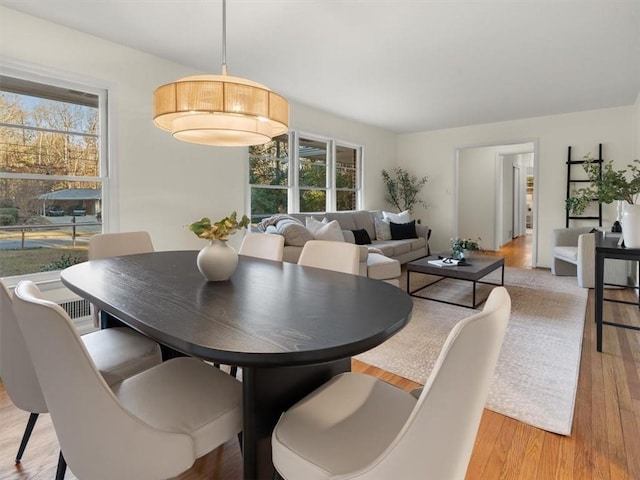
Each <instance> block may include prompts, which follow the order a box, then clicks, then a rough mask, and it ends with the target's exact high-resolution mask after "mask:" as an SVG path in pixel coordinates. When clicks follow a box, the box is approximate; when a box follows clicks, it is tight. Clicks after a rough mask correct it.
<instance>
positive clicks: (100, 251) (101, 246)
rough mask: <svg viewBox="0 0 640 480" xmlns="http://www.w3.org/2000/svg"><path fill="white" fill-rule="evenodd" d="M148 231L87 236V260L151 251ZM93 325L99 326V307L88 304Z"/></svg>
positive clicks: (151, 243)
mask: <svg viewBox="0 0 640 480" xmlns="http://www.w3.org/2000/svg"><path fill="white" fill-rule="evenodd" d="M153 251H154V248H153V242H152V241H151V236H150V235H149V232H145V231H139V232H118V233H99V234H97V235H93V236H92V237H90V238H89V260H99V259H101V258H109V257H118V256H120V255H135V254H137V253H150V252H153ZM90 308H91V316H92V317H93V325H94V326H95V327H98V326H100V324H101V322H100V309H99V308H98V307H97V306H96V305H94V304H91V305H90Z"/></svg>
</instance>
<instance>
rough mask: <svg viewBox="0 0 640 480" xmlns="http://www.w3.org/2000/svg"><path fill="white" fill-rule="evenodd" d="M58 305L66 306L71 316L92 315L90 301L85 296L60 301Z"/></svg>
mask: <svg viewBox="0 0 640 480" xmlns="http://www.w3.org/2000/svg"><path fill="white" fill-rule="evenodd" d="M58 305H60V306H61V307H62V308H64V309H65V311H66V312H67V314H68V315H69V317H71V318H81V317H88V316H89V315H91V309H90V307H89V302H88V301H87V300H85V299H84V298H79V299H77V300H69V301H66V302H60V303H59V304H58Z"/></svg>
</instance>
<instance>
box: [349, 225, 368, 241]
mask: <svg viewBox="0 0 640 480" xmlns="http://www.w3.org/2000/svg"><path fill="white" fill-rule="evenodd" d="M351 231H352V232H353V237H354V238H355V241H356V245H369V244H370V243H371V238H370V237H369V233H367V231H366V230H365V229H364V228H361V229H360V230H351Z"/></svg>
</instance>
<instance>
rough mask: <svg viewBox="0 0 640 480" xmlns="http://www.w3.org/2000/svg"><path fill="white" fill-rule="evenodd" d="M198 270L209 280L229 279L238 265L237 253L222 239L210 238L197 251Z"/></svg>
mask: <svg viewBox="0 0 640 480" xmlns="http://www.w3.org/2000/svg"><path fill="white" fill-rule="evenodd" d="M196 263H197V265H198V270H200V273H202V275H204V276H205V278H206V279H207V280H209V281H210V282H220V281H224V280H229V278H230V277H231V275H233V272H235V271H236V267H237V266H238V254H237V253H236V251H235V250H234V249H233V248H231V247H230V246H229V245H227V242H225V241H222V240H211V241H210V243H209V245H207V246H206V247H204V248H203V249H202V250H200V253H198V259H197V261H196Z"/></svg>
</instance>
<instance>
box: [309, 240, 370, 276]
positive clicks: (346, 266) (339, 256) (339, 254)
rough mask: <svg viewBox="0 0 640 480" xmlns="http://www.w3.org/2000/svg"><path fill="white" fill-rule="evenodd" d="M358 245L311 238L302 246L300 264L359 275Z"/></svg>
mask: <svg viewBox="0 0 640 480" xmlns="http://www.w3.org/2000/svg"><path fill="white" fill-rule="evenodd" d="M359 262H360V249H359V247H358V245H355V244H353V243H347V242H333V241H328V240H309V241H307V242H306V243H305V244H304V247H302V252H301V253H300V258H298V265H303V266H306V267H315V268H322V269H325V270H333V271H335V272H342V273H350V274H352V275H358V272H359Z"/></svg>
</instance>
